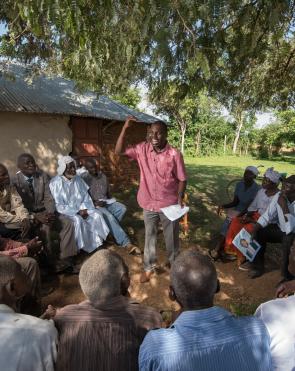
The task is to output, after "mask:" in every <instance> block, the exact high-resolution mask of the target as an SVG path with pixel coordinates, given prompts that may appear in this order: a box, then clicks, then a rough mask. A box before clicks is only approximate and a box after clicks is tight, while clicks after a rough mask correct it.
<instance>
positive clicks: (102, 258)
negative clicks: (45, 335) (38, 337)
mask: <svg viewBox="0 0 295 371" xmlns="http://www.w3.org/2000/svg"><path fill="white" fill-rule="evenodd" d="M79 281H80V285H81V289H82V291H83V293H84V295H85V296H86V298H87V299H88V300H87V301H84V302H82V303H80V304H78V305H68V306H66V307H64V308H62V309H60V310H58V311H57V314H56V316H55V318H54V322H55V325H56V327H57V329H58V331H59V353H58V359H57V370H62V371H70V370H71V371H72V370H75V371H80V370H81V371H82V370H89V371H94V370H104V371H108V370H109V371H114V370H126V371H127V370H128V371H132V370H137V369H138V351H139V346H140V344H141V342H142V340H143V338H144V336H145V334H146V333H147V331H148V330H150V329H153V328H156V327H161V322H162V321H161V316H160V314H159V313H157V312H156V311H155V310H154V309H152V308H149V307H145V306H142V305H140V304H137V303H136V302H135V301H134V300H132V299H130V298H129V297H128V287H129V283H130V279H129V274H128V268H127V266H126V264H125V263H124V261H123V259H122V258H121V257H120V256H119V255H118V254H116V253H114V252H112V251H108V250H100V251H98V252H96V253H95V254H94V255H92V256H91V257H90V258H89V259H88V260H87V261H86V262H85V263H84V264H83V265H82V268H81V270H80V275H79ZM83 345H84V346H83Z"/></svg>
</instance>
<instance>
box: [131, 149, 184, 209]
mask: <svg viewBox="0 0 295 371" xmlns="http://www.w3.org/2000/svg"><path fill="white" fill-rule="evenodd" d="M125 154H126V155H127V156H128V157H130V158H131V159H133V160H136V161H137V162H138V165H139V168H140V184H139V190H138V194H137V201H138V203H139V205H140V206H141V207H142V208H143V209H145V210H150V211H160V208H162V207H166V206H170V205H174V204H177V201H178V184H179V182H180V181H185V180H186V172H185V166H184V162H183V157H182V154H181V153H180V152H179V151H178V150H177V149H175V148H173V147H171V146H170V145H169V144H168V143H167V145H166V146H165V148H164V149H163V150H162V151H161V152H160V153H158V152H156V151H154V149H153V147H152V145H151V144H150V143H146V142H142V143H139V144H137V145H135V146H132V147H128V148H127V149H126V151H125Z"/></svg>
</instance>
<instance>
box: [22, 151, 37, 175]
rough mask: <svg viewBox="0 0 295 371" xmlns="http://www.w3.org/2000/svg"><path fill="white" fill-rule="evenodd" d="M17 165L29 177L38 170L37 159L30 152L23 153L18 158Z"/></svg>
mask: <svg viewBox="0 0 295 371" xmlns="http://www.w3.org/2000/svg"><path fill="white" fill-rule="evenodd" d="M17 167H18V168H19V169H20V171H21V172H22V173H23V174H24V175H25V176H27V177H31V176H33V175H34V174H35V172H36V170H37V166H36V161H35V159H34V157H33V156H32V155H31V154H30V153H22V154H21V155H19V156H18V158H17Z"/></svg>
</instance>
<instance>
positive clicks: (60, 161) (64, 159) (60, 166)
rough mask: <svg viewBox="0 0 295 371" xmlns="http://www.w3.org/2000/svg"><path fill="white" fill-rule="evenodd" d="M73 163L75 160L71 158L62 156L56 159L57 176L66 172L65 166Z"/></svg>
mask: <svg viewBox="0 0 295 371" xmlns="http://www.w3.org/2000/svg"><path fill="white" fill-rule="evenodd" d="M71 162H75V160H74V159H73V158H72V157H71V156H62V157H60V158H59V159H58V161H57V163H58V167H57V174H58V175H63V173H64V172H65V170H66V167H67V164H69V163H71Z"/></svg>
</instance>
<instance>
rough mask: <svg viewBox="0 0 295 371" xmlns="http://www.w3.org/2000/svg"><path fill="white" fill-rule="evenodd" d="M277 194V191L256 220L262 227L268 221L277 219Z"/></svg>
mask: <svg viewBox="0 0 295 371" xmlns="http://www.w3.org/2000/svg"><path fill="white" fill-rule="evenodd" d="M279 195H280V194H279V193H277V194H276V195H275V196H274V198H273V199H272V201H271V203H270V204H269V206H268V208H267V209H266V211H265V213H264V214H262V215H261V217H260V218H259V219H258V220H257V223H258V224H260V225H261V226H262V227H263V228H264V227H266V226H267V225H268V224H269V223H270V221H273V220H275V219H278V210H277V204H278V198H279Z"/></svg>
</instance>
